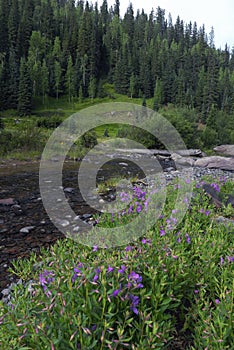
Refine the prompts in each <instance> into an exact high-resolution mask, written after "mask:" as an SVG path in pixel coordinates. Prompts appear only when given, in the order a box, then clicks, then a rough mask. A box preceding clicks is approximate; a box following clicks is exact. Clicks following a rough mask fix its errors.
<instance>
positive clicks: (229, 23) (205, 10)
mask: <svg viewBox="0 0 234 350" xmlns="http://www.w3.org/2000/svg"><path fill="white" fill-rule="evenodd" d="M107 2H108V6H109V7H110V6H111V5H113V4H114V3H115V0H107ZM130 2H132V5H133V9H134V15H136V12H137V9H140V10H141V9H142V8H144V11H145V12H146V13H150V12H151V10H152V8H153V9H154V10H156V9H157V7H158V6H159V7H161V8H162V9H164V10H165V17H166V19H167V18H168V14H169V13H171V16H172V21H173V23H175V21H176V18H177V16H178V15H179V16H180V19H181V20H183V21H184V23H189V22H190V21H191V22H192V23H193V22H195V21H196V22H197V26H198V28H199V27H201V26H202V25H203V24H204V25H205V30H206V33H207V34H209V33H210V31H211V27H212V26H213V28H214V34H215V37H214V41H215V46H216V48H221V49H224V47H225V44H226V43H227V45H228V46H229V48H230V50H231V49H232V47H234V0H222V1H217V0H193V1H191V0H156V1H153V0H144V1H142V0H132V1H129V0H120V8H121V16H122V17H123V15H124V13H125V12H126V9H127V7H128V5H129V3H130ZM98 3H99V4H101V3H102V1H101V0H99V1H98Z"/></svg>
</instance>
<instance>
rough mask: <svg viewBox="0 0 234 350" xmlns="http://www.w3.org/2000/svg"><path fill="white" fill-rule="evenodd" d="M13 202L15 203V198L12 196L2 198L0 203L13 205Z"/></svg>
mask: <svg viewBox="0 0 234 350" xmlns="http://www.w3.org/2000/svg"><path fill="white" fill-rule="evenodd" d="M13 204H15V199H14V198H12V197H11V198H4V199H0V205H13Z"/></svg>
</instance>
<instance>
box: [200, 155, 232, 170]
mask: <svg viewBox="0 0 234 350" xmlns="http://www.w3.org/2000/svg"><path fill="white" fill-rule="evenodd" d="M194 166H198V167H206V168H215V169H222V170H230V171H234V158H230V157H221V156H211V157H204V158H200V159H197V160H196V161H195V162H194Z"/></svg>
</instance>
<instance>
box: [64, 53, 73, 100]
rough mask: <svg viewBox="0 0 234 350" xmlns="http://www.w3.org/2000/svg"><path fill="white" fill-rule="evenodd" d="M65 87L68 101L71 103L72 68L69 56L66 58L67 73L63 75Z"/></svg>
mask: <svg viewBox="0 0 234 350" xmlns="http://www.w3.org/2000/svg"><path fill="white" fill-rule="evenodd" d="M65 87H66V92H67V94H68V101H69V102H71V100H72V98H73V97H74V95H75V84H74V67H73V63H72V57H71V55H70V56H69V58H68V64H67V71H66V75H65Z"/></svg>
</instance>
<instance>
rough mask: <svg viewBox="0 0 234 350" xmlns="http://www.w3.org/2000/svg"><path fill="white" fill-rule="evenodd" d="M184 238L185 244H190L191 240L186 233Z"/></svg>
mask: <svg viewBox="0 0 234 350" xmlns="http://www.w3.org/2000/svg"><path fill="white" fill-rule="evenodd" d="M185 237H186V242H187V243H190V242H191V238H190V236H189V235H188V233H186V234H185Z"/></svg>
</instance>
